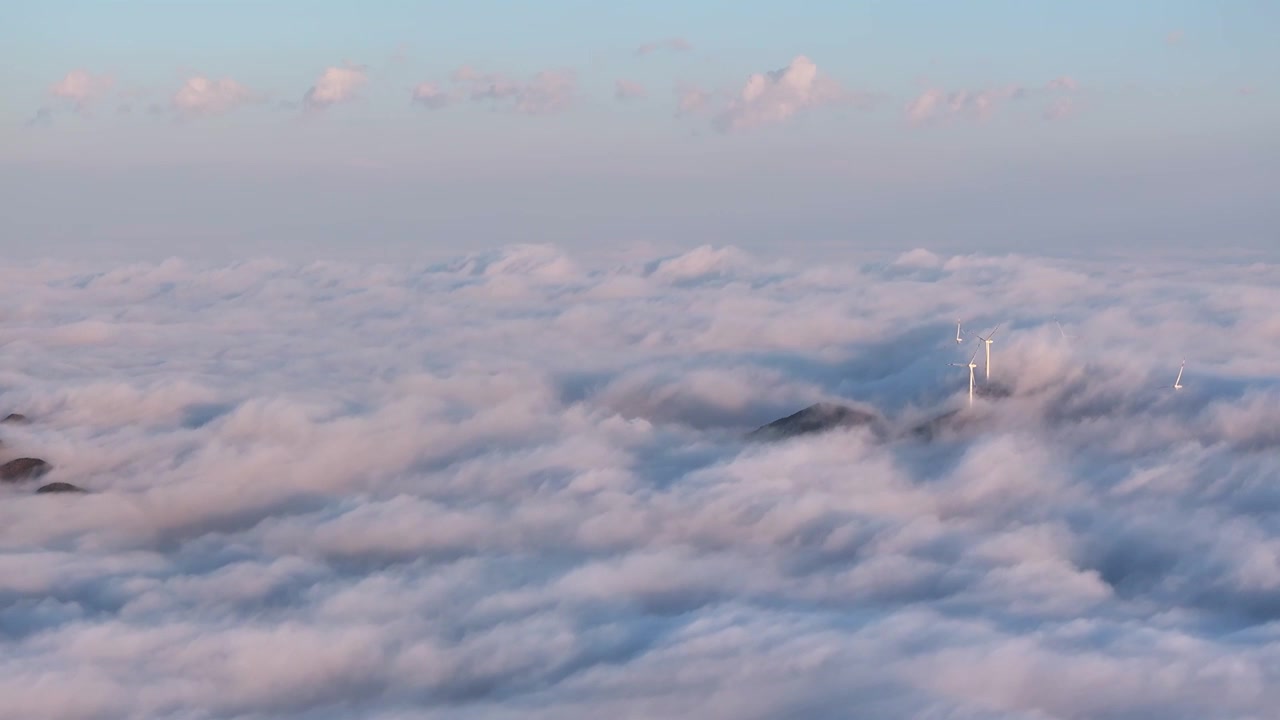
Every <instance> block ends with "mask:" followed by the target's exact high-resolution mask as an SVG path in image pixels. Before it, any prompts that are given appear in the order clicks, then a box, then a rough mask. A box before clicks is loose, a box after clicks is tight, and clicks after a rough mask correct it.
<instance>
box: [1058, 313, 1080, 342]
mask: <svg viewBox="0 0 1280 720" xmlns="http://www.w3.org/2000/svg"><path fill="white" fill-rule="evenodd" d="M1053 324H1054V325H1057V326H1058V332H1059V333H1060V334H1061V335H1062V339H1063V340H1070V339H1072V338H1073V337H1075V336H1074V335H1068V334H1067V331H1066V330H1063V329H1062V323H1060V322H1058V318H1054V319H1053Z"/></svg>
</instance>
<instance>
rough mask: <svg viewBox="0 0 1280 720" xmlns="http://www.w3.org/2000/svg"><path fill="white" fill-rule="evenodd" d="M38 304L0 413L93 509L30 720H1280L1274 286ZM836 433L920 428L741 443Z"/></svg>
mask: <svg viewBox="0 0 1280 720" xmlns="http://www.w3.org/2000/svg"><path fill="white" fill-rule="evenodd" d="M0 279H3V282H0V294H3V304H2V305H0V307H4V308H6V309H5V311H4V316H3V321H4V323H5V328H6V340H7V343H8V345H7V347H8V350H9V352H7V353H5V355H4V358H3V365H2V366H0V401H2V402H0V414H4V413H8V412H12V411H19V412H23V413H24V414H26V415H28V416H29V417H30V418H31V420H32V422H31V423H30V424H28V425H17V426H10V425H0V440H2V441H3V446H0V452H3V453H5V457H4V458H3V459H8V458H9V457H15V456H18V455H31V456H37V457H43V458H46V459H48V460H49V461H50V462H52V463H53V465H54V468H53V471H52V472H51V473H50V474H49V475H48V476H46V478H45V479H44V481H50V482H51V481H64V482H71V483H74V484H76V485H78V486H81V487H84V488H86V489H88V490H90V491H91V492H90V493H88V494H85V495H78V496H73V497H72V496H44V495H40V496H37V495H35V494H33V492H32V489H31V487H29V486H26V485H21V484H18V485H10V484H7V483H6V484H3V485H0V527H3V528H4V531H3V533H0V566H3V567H0V570H2V572H0V696H2V697H4V698H5V701H4V713H6V714H9V715H12V716H15V717H42V718H100V717H139V718H141V717H147V718H178V717H193V716H199V717H207V718H241V717H277V718H332V717H365V718H385V719H388V720H389V719H391V718H408V717H422V716H424V715H426V716H439V717H457V718H470V717H476V718H480V717H484V718H494V717H497V718H515V717H522V718H525V717H535V718H595V717H600V716H602V715H618V716H629V717H634V716H646V717H653V716H676V717H712V718H744V717H745V718H773V717H817V718H825V717H830V718H836V717H847V716H848V713H849V708H851V707H856V708H858V713H859V716H860V717H867V718H900V717H929V718H943V717H945V718H1001V719H1013V718H1019V719H1021V718H1055V719H1056V718H1063V719H1066V718H1083V717H1107V718H1119V719H1133V720H1136V719H1138V718H1150V717H1162V718H1174V719H1183V718H1185V719H1187V720H1191V719H1193V718H1195V719H1198V718H1203V717H1265V716H1267V715H1268V714H1269V713H1270V712H1271V709H1272V708H1274V707H1275V706H1276V703H1277V701H1280V689H1278V688H1280V643H1277V642H1276V638H1275V626H1276V620H1277V619H1278V618H1280V541H1278V540H1277V531H1278V530H1280V514H1277V508H1280V494H1278V491H1277V490H1276V486H1275V482H1274V478H1275V477H1276V476H1277V473H1278V472H1280V452H1277V448H1280V434H1278V433H1277V432H1276V430H1275V428H1276V427H1278V426H1280V412H1278V411H1277V410H1276V408H1277V407H1280V359H1277V356H1276V354H1275V351H1274V348H1275V347H1276V346H1277V345H1278V344H1280V322H1277V320H1276V317H1275V313H1274V308H1275V307H1276V306H1277V304H1278V303H1280V290H1277V288H1280V267H1277V266H1274V265H1261V264H1256V265H1217V266H1205V265H1203V264H1189V263H1188V264H1178V263H1174V262H1171V261H1169V262H1157V261H1152V260H1150V259H1146V260H1144V261H1143V262H1142V263H1141V264H1140V265H1138V264H1135V265H1127V264H1123V263H1115V262H1111V263H1088V262H1066V261H1050V260H1043V259H1036V258H1027V257H1017V256H1001V257H991V256H954V257H948V256H943V255H937V254H934V253H930V252H927V251H916V252H913V253H910V254H907V255H905V256H903V257H902V258H900V259H899V260H897V261H893V262H885V263H872V264H863V265H845V266H841V265H839V264H827V265H823V266H820V267H809V266H798V265H794V264H791V263H776V262H766V261H763V260H760V259H758V258H755V257H753V256H751V255H749V254H747V253H744V252H742V251H739V250H737V249H735V248H731V247H703V248H698V249H695V250H693V251H691V252H688V253H685V254H683V255H678V256H671V257H661V258H653V259H651V260H649V261H646V262H632V263H625V264H621V265H615V266H584V265H583V264H582V263H580V262H578V261H576V260H575V259H573V258H571V257H567V256H565V255H564V254H563V253H561V252H559V251H558V250H557V249H556V248H552V247H544V246H516V247H508V248H502V249H500V250H496V251H493V252H487V253H480V254H476V255H472V256H467V257H463V258H459V259H457V260H456V261H453V262H448V263H444V264H440V265H424V266H418V267H406V266H360V265H345V264H335V263H315V264H309V265H302V266H298V265H290V264H284V263H278V262H273V261H255V262H246V263H241V264H237V265H232V266H226V267H196V266H191V265H188V264H185V263H182V262H180V261H177V260H172V261H168V262H164V263H159V264H141V265H127V266H120V267H92V266H84V267H73V266H68V265H66V264H53V263H45V264H38V265H34V266H30V267H16V266H10V267H6V268H3V269H0ZM956 317H961V318H963V320H964V323H965V329H966V330H965V333H966V336H970V335H971V334H972V333H977V332H982V331H985V330H986V329H988V328H990V327H991V326H993V325H995V324H996V323H997V322H1001V321H1003V322H1004V323H1005V324H1004V326H1003V327H1002V329H1001V330H1000V332H999V333H998V334H997V335H996V336H995V344H994V346H993V361H994V368H993V370H994V375H993V383H998V384H1000V385H1001V386H1003V387H1006V388H1007V389H1008V390H1009V391H1010V392H1011V395H1010V396H1009V397H1005V398H1003V399H996V398H994V397H986V398H981V399H980V400H979V402H978V403H976V404H975V406H974V408H973V409H972V410H969V409H967V408H966V407H965V398H964V395H965V390H966V388H967V378H966V377H965V374H964V373H963V372H961V371H960V369H957V368H951V367H948V366H947V363H949V362H958V361H960V360H962V359H963V358H965V357H968V355H969V354H970V353H971V352H972V346H970V345H957V343H956V342H955V340H954V319H955V318H956ZM1054 318H1057V319H1058V320H1059V321H1060V322H1061V323H1062V325H1063V327H1064V328H1065V329H1066V331H1067V333H1069V334H1070V335H1071V336H1072V338H1073V339H1071V340H1067V339H1066V338H1064V337H1063V336H1062V334H1060V333H1059V330H1058V328H1057V326H1055V324H1054ZM1184 355H1185V356H1186V357H1187V358H1188V365H1187V367H1188V371H1187V374H1186V375H1185V376H1184V378H1183V384H1184V385H1185V388H1184V389H1183V390H1182V391H1180V392H1175V391H1173V390H1172V389H1171V388H1170V387H1169V386H1170V385H1171V384H1172V381H1173V375H1174V372H1175V371H1176V369H1177V365H1178V362H1179V360H1180V359H1181V357H1182V356H1184ZM819 401H828V402H839V403H860V404H865V405H866V406H871V407H875V408H876V409H877V410H878V412H880V413H881V414H883V416H884V418H885V422H886V425H887V432H886V433H885V435H884V436H883V437H879V436H875V435H873V434H872V433H869V432H866V431H864V430H859V429H851V430H844V431H835V432H832V433H829V434H822V435H811V436H803V437H798V438H794V439H791V440H786V441H781V442H774V443H753V442H747V441H746V440H745V439H744V438H743V433H745V432H746V431H748V430H750V429H752V428H753V427H756V426H758V425H760V424H763V423H765V422H768V421H770V420H773V419H775V418H777V417H781V416H783V415H786V414H790V413H792V412H794V411H796V410H798V409H800V408H802V407H804V406H806V405H808V404H811V403H814V402H819ZM957 410H958V411H959V412H958V413H956V414H954V415H947V413H951V412H952V411H957ZM929 422H932V423H933V424H932V425H931V426H930V427H932V428H934V429H935V430H937V432H936V433H934V434H932V435H930V436H927V437H926V436H922V435H921V434H920V433H917V432H915V429H916V428H918V427H920V426H921V424H922V423H929Z"/></svg>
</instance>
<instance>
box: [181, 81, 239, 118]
mask: <svg viewBox="0 0 1280 720" xmlns="http://www.w3.org/2000/svg"><path fill="white" fill-rule="evenodd" d="M252 99H253V93H252V92H251V91H250V90H249V89H248V88H246V87H245V86H243V85H241V84H240V83H238V82H236V81H235V80H232V79H231V78H222V79H221V80H211V79H209V78H207V77H204V76H201V75H196V76H194V77H190V78H187V81H186V82H184V83H183V84H182V87H181V88H179V89H178V91H177V92H176V93H174V95H173V99H172V101H171V102H172V105H173V107H174V109H175V110H177V111H178V112H179V113H181V114H183V115H216V114H219V113H224V112H227V111H228V110H231V109H233V108H235V107H237V106H239V105H243V104H244V103H247V102H249V101H250V100H252Z"/></svg>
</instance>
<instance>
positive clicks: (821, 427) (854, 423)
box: [747, 402, 880, 440]
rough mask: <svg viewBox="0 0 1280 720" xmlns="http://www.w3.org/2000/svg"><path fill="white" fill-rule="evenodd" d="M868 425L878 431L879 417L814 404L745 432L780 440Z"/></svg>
mask: <svg viewBox="0 0 1280 720" xmlns="http://www.w3.org/2000/svg"><path fill="white" fill-rule="evenodd" d="M851 427H869V428H872V429H873V430H876V431H879V429H880V418H878V417H877V416H875V415H874V414H872V413H869V412H867V411H865V410H858V409H857V408H852V407H849V406H847V405H837V404H835V403H825V402H822V403H817V404H815V405H810V406H809V407H807V408H805V409H803V410H801V411H800V412H798V413H795V414H792V415H788V416H786V417H784V418H781V419H778V420H774V421H773V422H771V423H769V424H768V425H764V426H762V427H758V428H756V429H755V430H752V431H751V432H750V433H748V434H747V437H748V438H750V439H752V440H780V439H782V438H789V437H795V436H796V435H809V434H812V433H821V432H827V431H828V430H835V429H836V428H851Z"/></svg>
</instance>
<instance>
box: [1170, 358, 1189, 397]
mask: <svg viewBox="0 0 1280 720" xmlns="http://www.w3.org/2000/svg"><path fill="white" fill-rule="evenodd" d="M1186 369H1187V361H1186V358H1183V360H1182V364H1181V365H1179V366H1178V379H1177V380H1174V381H1173V389H1174V390H1181V389H1182V371H1183V370H1186Z"/></svg>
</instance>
